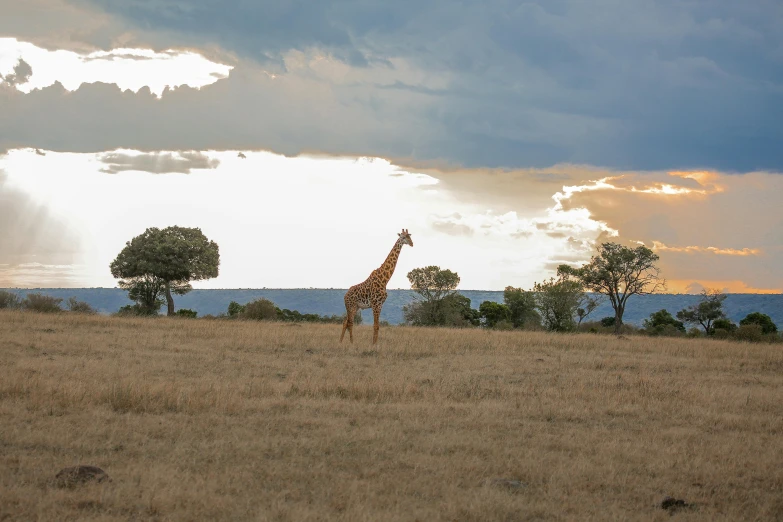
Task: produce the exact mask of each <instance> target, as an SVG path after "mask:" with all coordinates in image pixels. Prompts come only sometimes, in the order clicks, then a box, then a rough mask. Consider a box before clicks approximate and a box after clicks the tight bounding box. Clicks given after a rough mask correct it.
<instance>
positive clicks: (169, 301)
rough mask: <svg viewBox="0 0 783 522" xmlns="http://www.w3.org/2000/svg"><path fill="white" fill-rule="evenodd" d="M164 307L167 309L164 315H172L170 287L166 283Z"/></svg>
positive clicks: (172, 302)
mask: <svg viewBox="0 0 783 522" xmlns="http://www.w3.org/2000/svg"><path fill="white" fill-rule="evenodd" d="M166 305H167V307H168V310H167V313H166V315H169V316H170V315H174V298H173V297H171V285H170V284H169V283H168V282H166Z"/></svg>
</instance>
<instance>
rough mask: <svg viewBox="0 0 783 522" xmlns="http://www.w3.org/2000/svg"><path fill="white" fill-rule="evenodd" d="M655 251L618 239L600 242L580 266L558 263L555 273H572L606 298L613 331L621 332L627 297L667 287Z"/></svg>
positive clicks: (590, 288) (586, 286)
mask: <svg viewBox="0 0 783 522" xmlns="http://www.w3.org/2000/svg"><path fill="white" fill-rule="evenodd" d="M658 259H659V257H658V255H657V254H656V253H655V252H653V251H652V250H650V249H649V248H647V247H646V246H644V245H639V246H637V247H636V248H630V247H627V246H623V245H620V244H617V243H601V245H600V246H599V247H598V255H595V256H593V257H592V259H590V262H589V263H587V264H585V265H583V266H582V267H580V268H574V267H570V266H568V265H560V266H559V267H558V268H557V272H558V275H560V274H563V275H567V276H574V277H576V278H577V279H578V280H579V281H581V282H582V284H583V285H584V286H585V288H587V289H588V290H592V291H593V292H596V293H599V294H603V295H605V296H607V297H608V298H609V302H610V303H611V305H612V308H613V309H614V331H615V333H619V332H620V328H621V327H622V325H623V313H624V312H625V305H626V303H627V302H628V298H629V297H631V296H632V295H637V294H638V295H646V294H652V293H655V292H657V291H658V290H663V289H665V288H666V280H665V279H663V278H662V277H661V276H660V269H659V268H658V267H657V266H656V262H657V261H658Z"/></svg>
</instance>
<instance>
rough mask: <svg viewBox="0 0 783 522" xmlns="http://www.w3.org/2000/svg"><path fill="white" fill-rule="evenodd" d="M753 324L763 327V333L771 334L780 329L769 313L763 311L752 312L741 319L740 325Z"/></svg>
mask: <svg viewBox="0 0 783 522" xmlns="http://www.w3.org/2000/svg"><path fill="white" fill-rule="evenodd" d="M751 324H757V325H759V326H760V327H761V333H763V334H769V333H775V332H777V331H778V327H777V325H776V324H775V323H774V322H773V321H772V318H771V317H770V316H768V315H767V314H762V313H761V312H751V313H749V314H748V315H747V316H745V318H744V319H740V326H747V325H751Z"/></svg>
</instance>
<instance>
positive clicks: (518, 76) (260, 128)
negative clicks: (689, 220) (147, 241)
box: [0, 0, 783, 190]
mask: <svg viewBox="0 0 783 522" xmlns="http://www.w3.org/2000/svg"><path fill="white" fill-rule="evenodd" d="M37 2H38V3H42V2H43V0H37ZM51 2H52V5H53V6H55V7H56V8H57V9H58V10H60V11H62V13H63V16H64V17H66V18H65V19H66V20H70V19H71V18H70V17H71V16H73V12H72V11H73V10H75V9H77V7H68V6H64V5H63V3H62V2H60V1H57V0H51ZM76 5H77V6H78V9H79V10H81V11H80V12H81V13H82V14H84V15H85V18H86V19H87V20H88V23H86V27H85V29H84V33H85V34H86V36H85V35H82V34H78V35H76V36H74V38H76V39H77V40H78V41H85V42H88V43H91V44H92V45H98V46H102V47H101V48H107V46H109V45H112V44H113V45H116V44H118V43H120V42H121V44H122V46H123V47H128V46H130V45H136V46H150V47H152V48H155V49H170V48H178V49H195V48H198V49H200V52H202V53H204V54H205V55H206V56H213V55H215V54H220V55H221V56H223V57H224V58H226V59H227V60H229V61H230V63H232V65H236V68H237V69H240V70H241V71H239V72H238V73H237V74H233V73H232V74H231V76H230V77H229V78H228V79H226V80H222V81H219V82H218V84H221V83H223V84H224V85H222V86H218V85H215V86H213V87H214V88H203V89H202V90H201V91H200V92H198V91H196V92H195V93H193V92H189V91H186V92H183V93H179V94H182V95H181V96H177V95H175V94H171V95H170V99H169V100H168V101H166V100H165V99H164V100H162V101H163V103H161V104H160V106H159V107H158V108H160V109H162V110H161V111H159V113H158V112H156V111H149V110H148V109H147V108H146V105H147V102H146V98H145V97H146V93H143V92H142V93H139V94H138V95H137V96H129V95H123V96H116V95H110V94H109V93H106V92H99V91H100V89H95V88H92V87H86V86H85V87H83V88H82V89H81V90H82V91H83V93H80V94H79V95H77V96H74V97H73V99H63V97H60V96H55V93H56V91H57V89H56V88H54V89H53V91H52V92H50V93H48V94H47V95H46V96H42V97H38V101H39V102H42V101H43V100H42V98H46V99H47V101H48V103H49V105H48V106H47V109H53V108H54V109H56V107H55V106H57V105H66V106H72V105H74V104H75V102H76V101H78V102H79V103H80V104H84V105H85V106H84V107H81V109H83V110H82V111H81V112H79V114H80V117H81V118H83V119H84V120H85V127H89V129H85V130H92V128H97V129H100V131H101V133H102V132H105V129H104V128H103V127H102V126H101V125H100V123H99V122H96V121H92V120H94V118H95V117H96V115H102V112H101V111H102V110H103V109H106V110H108V113H109V114H110V115H112V116H121V115H123V113H125V112H126V111H131V112H133V111H135V110H137V109H140V110H141V112H142V113H143V114H144V118H138V119H133V118H121V124H122V125H123V126H124V127H125V128H127V129H128V132H127V134H128V136H124V139H125V140H127V141H125V142H122V141H123V140H120V139H119V138H120V137H119V136H110V137H107V138H104V137H103V136H99V135H96V134H97V132H95V131H93V132H88V133H87V134H85V135H83V137H81V138H80V141H82V142H83V143H82V144H81V147H82V148H81V149H79V150H85V149H88V150H93V151H96V150H106V149H102V148H101V147H102V146H103V144H104V143H105V142H107V141H113V142H114V143H113V145H114V146H113V147H112V148H117V147H127V148H138V147H137V146H136V145H135V144H134V143H131V142H133V141H143V140H140V139H136V140H134V139H132V138H131V136H132V135H134V134H145V133H146V132H147V130H148V129H150V128H155V127H158V128H163V129H166V132H153V133H151V134H152V135H151V136H150V138H149V139H148V140H144V141H149V142H153V141H154V144H155V145H152V144H149V145H145V146H144V147H143V148H146V149H148V150H170V149H185V150H190V149H196V150H205V149H217V150H227V149H234V150H236V149H243V150H244V149H248V150H251V149H254V150H258V149H268V150H273V151H276V152H280V153H284V154H296V153H298V152H300V151H317V152H323V153H329V154H345V153H356V154H361V155H370V156H380V157H387V158H390V159H394V160H395V161H408V160H410V161H430V160H446V161H447V162H450V163H452V164H454V165H462V166H465V167H503V168H510V169H514V168H519V167H539V168H540V167H546V166H550V165H553V164H559V163H578V164H592V165H600V166H602V167H608V168H611V169H618V170H619V169H638V170H644V171H650V170H663V169H688V170H691V169H696V168H712V169H717V170H721V171H729V172H734V171H740V172H747V171H751V170H762V169H766V170H783V148H781V147H780V146H779V143H780V142H781V141H783V126H782V125H781V124H780V122H781V121H783V88H782V86H783V72H781V71H783V69H781V67H779V65H780V62H779V60H780V58H779V49H781V48H783V36H781V32H780V31H779V30H778V27H777V25H776V24H775V23H774V22H773V21H774V20H778V19H779V16H780V9H781V8H780V7H779V6H777V5H776V4H774V3H766V2H765V3H757V4H754V5H753V6H752V7H748V6H745V5H742V4H738V3H736V2H733V1H730V0H718V1H717V2H713V3H711V4H710V8H709V10H707V9H706V8H704V7H703V6H701V5H700V4H698V3H696V4H694V3H688V2H685V3H683V2H662V3H655V4H650V3H649V2H646V1H644V0H629V1H628V2H624V3H622V5H619V4H617V3H616V2H599V3H597V4H595V3H594V4H591V5H589V6H587V5H586V4H584V3H582V2H578V1H576V0H564V1H562V2H557V3H554V4H553V3H551V2H543V1H541V2H526V3H523V4H514V3H512V4H509V3H507V2H504V1H502V0H490V1H488V2H485V3H480V4H464V3H463V4H460V5H459V6H454V5H453V4H452V3H450V2H446V1H445V0H424V1H420V2H396V3H392V4H387V3H378V2H369V1H367V0H345V1H341V2H335V1H331V2H319V3H318V5H317V6H315V7H314V6H311V5H309V4H308V5H307V6H305V5H304V4H302V5H301V6H300V5H299V4H292V3H280V2H271V1H269V0H265V1H261V2H238V1H236V2H225V3H220V4H219V5H218V3H215V2H211V1H209V2H208V1H206V0H196V1H193V2H188V3H186V4H185V3H181V2H172V1H170V0H144V1H142V0H122V1H120V0H91V1H87V0H85V1H82V2H79V3H78V4H76ZM13 9H16V10H20V9H22V8H20V7H14V8H13ZM27 15H28V16H30V18H31V20H32V21H34V20H35V19H36V15H34V14H33V13H32V11H28V12H27ZM40 16H41V17H43V19H44V21H45V22H46V24H48V25H44V27H51V26H53V25H54V21H53V20H52V19H51V18H50V17H49V16H48V15H40ZM14 20H16V22H18V23H20V24H22V26H24V27H26V28H27V29H25V30H24V33H25V34H28V35H29V34H30V33H32V32H34V31H33V30H32V29H30V27H31V26H32V25H33V24H32V22H31V21H26V22H25V21H24V20H23V19H22V17H21V16H20V15H17V16H16V17H15V18H14ZM1 27H2V23H0V28H1ZM8 27H10V25H9V26H8ZM9 30H11V29H9ZM19 31H20V30H16V33H18V32H19ZM55 33H56V34H58V35H59V36H58V37H57V41H60V42H64V41H65V40H66V38H65V36H66V34H67V35H71V36H73V33H76V31H73V30H70V31H65V29H61V30H60V31H59V32H57V31H55ZM40 38H44V37H43V36H41V37H40ZM40 38H39V40H40ZM48 38H49V39H50V40H51V39H52V38H54V37H48ZM85 45H86V44H85ZM224 63H229V62H224ZM270 82H277V83H276V84H273V83H270ZM88 94H89V95H98V98H99V99H96V100H95V102H94V104H93V105H90V104H88V103H87V101H86V100H85V98H87V97H88ZM55 112H60V111H57V110H55ZM62 112H63V113H65V111H64V110H63V111H62ZM68 114H71V113H68ZM245 116H246V119H245ZM194 120H195V121H197V122H199V124H200V125H197V126H194V125H193V122H194ZM204 121H209V122H211V123H212V122H214V127H216V128H217V129H218V130H219V132H217V131H214V132H213V131H212V130H211V129H207V128H201V127H207V126H205V125H203V124H202V122H204ZM251 122H252V124H251ZM342 122H347V124H342ZM378 122H382V124H378ZM142 129H143V130H142ZM36 130H38V129H36ZM54 133H55V130H51V131H47V132H46V133H44V134H54ZM62 133H65V131H62ZM109 138H112V139H111V140H110V139H109ZM31 139H32V138H30V137H26V138H25V140H22V141H24V143H22V146H33V145H34V144H33V143H29V142H30V141H31ZM20 140H21V138H20ZM73 140H74V138H70V137H62V138H61V137H60V136H57V137H55V136H51V138H50V140H49V142H50V145H51V148H57V149H58V150H67V149H65V148H64V147H67V146H68V147H75V145H73V144H72V143H71V142H72V141H73ZM118 141H120V142H119V143H117V142H118ZM183 142H184V143H183ZM41 145H42V144H41ZM42 146H45V147H46V145H42ZM71 150H76V149H75V148H72V149H71ZM661 190H667V189H666V188H665V187H661Z"/></svg>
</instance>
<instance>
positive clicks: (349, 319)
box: [340, 307, 356, 342]
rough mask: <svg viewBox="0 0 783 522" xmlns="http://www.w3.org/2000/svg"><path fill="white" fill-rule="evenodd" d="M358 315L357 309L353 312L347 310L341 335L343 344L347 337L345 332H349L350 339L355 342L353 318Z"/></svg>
mask: <svg viewBox="0 0 783 522" xmlns="http://www.w3.org/2000/svg"><path fill="white" fill-rule="evenodd" d="M355 315H356V309H353V310H351V309H350V308H348V307H346V309H345V321H343V332H342V333H341V334H340V342H343V337H345V330H346V329H347V330H348V337H349V338H350V340H351V342H353V318H354V316H355Z"/></svg>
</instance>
